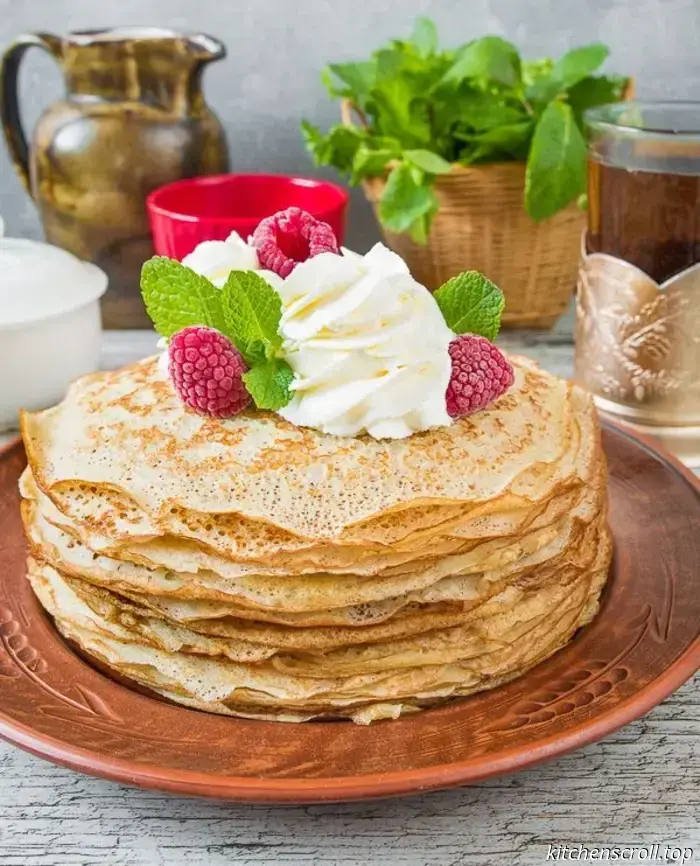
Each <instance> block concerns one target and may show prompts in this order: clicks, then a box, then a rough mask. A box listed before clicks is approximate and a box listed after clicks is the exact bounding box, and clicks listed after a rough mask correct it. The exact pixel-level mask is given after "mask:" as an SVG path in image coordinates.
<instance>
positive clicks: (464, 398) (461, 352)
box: [445, 334, 514, 418]
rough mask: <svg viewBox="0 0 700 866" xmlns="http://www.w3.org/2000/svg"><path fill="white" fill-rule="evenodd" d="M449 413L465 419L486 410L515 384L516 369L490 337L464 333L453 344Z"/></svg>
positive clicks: (447, 398) (447, 394) (448, 397)
mask: <svg viewBox="0 0 700 866" xmlns="http://www.w3.org/2000/svg"><path fill="white" fill-rule="evenodd" d="M449 352H450V358H452V375H451V377H450V383H449V385H448V386H447V393H446V394H445V398H446V400H447V413H448V415H450V416H451V417H452V418H461V417H463V416H464V415H471V414H472V413H473V412H478V411H479V410H481V409H485V408H486V406H488V405H489V403H491V402H493V401H494V400H495V399H496V398H497V397H500V396H501V394H503V393H504V392H505V391H507V390H508V388H510V386H511V385H512V384H513V378H514V377H513V368H512V367H511V366H510V364H509V363H508V361H506V359H505V358H504V357H503V354H502V353H501V352H500V351H499V350H498V349H497V348H496V347H495V346H494V345H493V343H491V342H490V341H489V340H487V339H486V337H478V336H476V334H463V335H462V336H461V337H457V338H456V339H454V340H453V341H452V342H451V343H450V347H449Z"/></svg>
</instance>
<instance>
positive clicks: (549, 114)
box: [302, 18, 628, 242]
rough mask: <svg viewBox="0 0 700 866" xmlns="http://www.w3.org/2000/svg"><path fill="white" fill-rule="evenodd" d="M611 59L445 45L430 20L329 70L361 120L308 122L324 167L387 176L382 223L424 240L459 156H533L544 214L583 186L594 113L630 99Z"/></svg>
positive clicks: (332, 86)
mask: <svg viewBox="0 0 700 866" xmlns="http://www.w3.org/2000/svg"><path fill="white" fill-rule="evenodd" d="M607 56H608V49H607V48H606V47H605V46H604V45H601V44H599V43H593V44H591V45H586V46H583V47H581V48H574V49H573V50H572V51H569V52H567V53H566V54H565V55H564V56H563V57H561V58H560V59H559V60H557V61H554V60H551V59H549V58H543V59H540V60H533V61H525V60H523V59H522V58H521V56H520V53H519V52H518V50H517V48H516V47H515V46H514V45H512V44H511V43H510V42H508V41H507V40H505V39H502V38H501V37H500V36H484V37H482V38H481V39H475V40H472V41H470V42H467V43H466V44H465V45H462V46H461V47H459V48H456V49H450V50H440V49H439V48H438V41H437V31H436V28H435V25H434V24H433V23H432V22H431V21H430V20H429V19H427V18H419V19H418V20H417V21H416V24H415V26H414V29H413V33H412V35H411V37H410V38H409V39H408V40H406V41H399V40H395V41H392V42H391V43H389V45H387V46H385V47H384V48H380V49H379V50H378V51H375V52H374V54H372V56H371V58H370V59H369V60H365V61H361V62H358V63H339V64H331V65H330V66H328V67H327V69H325V70H324V72H323V74H322V79H323V82H324V84H325V86H326V88H327V90H328V91H329V93H330V95H331V96H333V97H335V98H340V99H346V100H348V101H349V102H350V104H351V106H352V109H353V111H354V112H355V113H356V115H357V118H358V124H357V125H356V126H354V127H350V126H346V125H343V124H338V125H336V126H333V127H332V128H331V129H329V130H328V131H327V132H325V133H324V132H322V131H321V130H319V129H318V128H317V127H315V126H313V125H312V124H311V123H309V122H308V121H304V122H302V133H303V135H304V138H305V141H306V146H307V148H308V150H309V152H310V153H311V155H312V156H313V158H314V160H315V162H316V163H317V164H319V165H331V166H334V167H335V168H336V169H338V170H339V171H340V172H342V173H343V174H346V175H347V176H348V177H349V179H350V182H351V183H353V184H357V183H360V182H361V181H362V180H364V179H365V178H368V177H376V176H387V184H386V187H385V189H384V192H383V195H382V199H381V201H380V203H379V218H380V220H381V222H382V224H383V225H384V227H385V228H387V229H389V230H390V231H395V232H403V231H408V232H410V234H411V236H412V237H413V238H414V239H415V240H417V241H419V242H425V239H426V238H427V235H428V232H429V231H430V224H431V221H432V219H433V217H434V216H435V213H436V212H437V209H438V201H437V198H436V197H435V195H434V193H433V191H432V186H433V184H434V182H435V179H436V177H438V176H439V175H440V174H443V173H445V172H447V171H448V170H450V167H451V165H452V164H455V163H457V164H461V165H480V164H484V163H491V162H502V161H513V160H518V161H522V162H526V163H527V183H526V190H525V202H524V204H525V208H526V210H527V212H528V213H529V215H530V216H531V217H532V218H533V219H535V220H543V219H546V218H548V217H550V216H552V215H553V214H554V213H556V212H557V211H559V210H560V209H561V208H563V207H565V206H566V205H568V204H569V203H570V202H572V201H575V200H576V199H577V198H578V197H579V196H580V195H581V194H582V193H583V192H584V187H585V145H584V139H583V131H582V123H583V121H582V117H583V112H584V111H585V110H586V109H588V108H591V107H593V106H595V105H602V104H604V103H606V102H614V101H617V100H620V99H622V97H623V93H624V91H625V87H626V85H627V83H628V81H627V79H626V78H623V77H621V76H618V75H600V74H598V72H597V71H598V69H599V67H600V66H601V64H602V63H603V62H604V61H605V59H606V58H607Z"/></svg>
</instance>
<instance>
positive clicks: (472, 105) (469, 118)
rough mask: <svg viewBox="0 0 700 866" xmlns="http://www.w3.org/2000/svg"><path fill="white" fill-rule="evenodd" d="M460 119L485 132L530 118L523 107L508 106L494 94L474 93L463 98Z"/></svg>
mask: <svg viewBox="0 0 700 866" xmlns="http://www.w3.org/2000/svg"><path fill="white" fill-rule="evenodd" d="M459 119H460V121H462V123H465V124H467V126H471V127H472V128H473V129H475V130H478V131H484V130H487V129H493V128H494V127H497V126H510V125H512V124H514V123H518V122H520V121H523V120H528V119H529V118H528V114H527V112H526V111H525V109H524V108H523V107H522V106H519V107H516V106H514V105H507V104H505V103H504V102H503V98H502V97H500V96H497V95H496V94H493V93H488V92H487V93H483V92H480V91H472V92H470V93H469V94H467V95H465V96H464V97H463V98H462V101H461V104H460V106H459Z"/></svg>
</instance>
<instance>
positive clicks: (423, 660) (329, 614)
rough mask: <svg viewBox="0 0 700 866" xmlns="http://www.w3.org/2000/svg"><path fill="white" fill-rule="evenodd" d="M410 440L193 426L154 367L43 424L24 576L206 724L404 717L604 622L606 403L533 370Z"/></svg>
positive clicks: (61, 409) (95, 640)
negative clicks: (602, 429) (600, 618)
mask: <svg viewBox="0 0 700 866" xmlns="http://www.w3.org/2000/svg"><path fill="white" fill-rule="evenodd" d="M510 360H511V362H512V363H513V365H514V369H515V375H516V381H515V385H514V386H513V388H511V390H510V391H509V392H508V393H506V394H505V395H504V396H502V397H501V398H500V399H498V400H497V401H496V403H494V404H493V405H492V406H491V407H490V408H489V409H487V410H485V411H482V412H479V413H477V414H475V415H473V416H471V417H469V418H465V419H462V420H461V421H458V422H456V423H454V424H453V425H451V426H448V427H443V428H440V429H436V430H431V431H427V432H424V433H419V434H416V435H414V436H411V437H410V438H408V439H403V440H388V441H377V440H375V439H371V438H369V437H359V438H355V439H345V438H339V437H334V436H327V435H324V434H322V433H320V432H317V431H315V430H311V429H306V428H300V427H295V426H293V425H291V424H289V423H288V422H286V421H284V420H283V419H282V418H281V417H280V416H279V415H277V414H274V413H266V412H261V411H250V412H246V413H243V414H242V415H239V416H237V417H235V418H231V419H227V420H225V421H222V420H217V419H212V418H203V417H200V416H197V415H195V414H193V413H191V412H189V411H187V410H186V409H185V408H184V407H183V405H182V404H181V403H180V401H179V400H178V398H177V397H176V395H175V393H174V391H173V389H172V387H171V386H170V384H169V382H168V380H167V378H165V377H164V375H163V373H162V372H161V370H160V368H159V365H158V363H157V360H156V359H154V358H151V359H147V360H146V361H143V362H140V363H138V364H136V365H133V366H130V367H126V368H123V369H121V370H117V371H115V372H110V373H97V374H94V375H92V376H88V377H86V378H84V379H82V380H80V381H79V382H77V383H76V384H75V385H74V386H73V387H72V388H71V390H70V392H69V394H68V396H67V397H66V399H65V400H64V402H63V403H61V404H59V405H58V406H56V407H54V408H52V409H49V410H47V411H45V412H39V413H26V414H25V415H24V417H23V436H24V440H25V444H26V448H27V454H28V460H29V466H28V468H27V470H26V472H25V474H24V475H23V477H22V481H21V492H22V496H23V502H22V511H23V517H24V521H25V526H26V531H27V537H28V540H29V546H30V558H29V569H28V576H29V580H30V581H31V583H32V586H33V588H34V590H35V592H36V594H37V596H38V598H39V600H40V601H41V603H42V605H43V606H44V607H45V608H46V610H47V611H48V612H49V614H50V615H51V616H52V617H53V619H54V620H55V623H56V625H57V627H58V629H59V630H60V631H61V633H62V634H63V635H64V636H65V637H66V638H68V639H69V640H70V641H72V642H74V643H75V644H76V645H78V647H79V648H80V649H81V650H82V652H83V653H85V654H87V655H88V656H91V657H94V658H95V659H96V660H98V661H99V662H100V663H101V664H102V665H103V666H105V665H106V666H107V667H108V668H110V669H112V670H114V671H115V672H117V673H118V674H120V675H121V676H122V677H127V678H129V679H131V680H133V681H135V682H136V683H138V684H140V685H141V686H146V687H148V688H150V689H151V690H153V691H155V692H157V693H158V694H160V695H162V696H163V697H165V698H168V699H170V700H172V701H176V702H178V703H180V704H184V705H186V706H189V707H194V708H198V709H201V710H208V711H211V712H216V713H223V714H229V715H234V716H243V717H249V718H261V719H277V720H280V721H296V722H298V721H305V720H308V719H315V718H350V719H352V720H353V721H355V722H357V723H360V724H367V723H369V722H371V721H373V720H376V719H383V718H396V717H398V716H399V715H401V714H402V713H409V712H415V711H417V710H419V709H420V708H422V707H428V706H433V705H436V704H439V703H443V702H445V701H447V700H450V699H453V698H456V697H459V696H464V695H469V694H471V693H473V692H477V691H480V690H483V689H487V688H492V687H494V686H497V685H499V684H501V683H504V682H506V681H508V680H511V679H513V678H514V677H517V676H519V675H520V674H522V673H523V672H524V671H526V670H528V669H529V668H531V667H532V666H533V665H535V664H537V663H538V662H540V661H541V660H543V659H545V658H547V657H548V656H550V655H551V654H552V653H554V652H555V651H556V650H558V649H559V648H560V647H562V646H564V645H565V644H566V643H567V642H568V641H569V640H570V639H571V638H572V636H573V635H574V633H575V632H576V630H577V629H578V628H579V627H581V626H582V625H584V624H585V623H587V622H588V621H589V620H590V619H591V618H592V617H593V616H594V614H595V612H596V610H597V606H598V599H599V596H600V593H601V590H602V588H603V586H604V583H605V579H606V575H607V571H608V566H609V563H610V557H611V542H610V536H609V531H608V528H607V523H606V495H605V466H604V461H603V456H602V452H601V447H600V441H599V431H598V426H597V421H596V416H595V410H594V409H593V406H592V403H591V400H590V398H589V397H588V396H587V395H586V394H585V393H584V392H583V391H582V390H580V389H579V388H577V387H576V386H573V385H571V384H569V383H567V382H565V381H563V380H561V379H558V378H556V377H554V376H551V375H549V374H546V373H544V372H542V371H541V370H539V369H538V368H537V367H536V366H535V365H534V364H532V363H531V362H529V361H526V360H524V359H521V358H512V359H510Z"/></svg>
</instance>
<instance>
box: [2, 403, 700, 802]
mask: <svg viewBox="0 0 700 866" xmlns="http://www.w3.org/2000/svg"><path fill="white" fill-rule="evenodd" d="M601 426H603V427H604V428H607V429H610V430H612V431H613V432H616V433H618V434H621V435H622V436H623V437H625V438H627V439H628V440H631V441H632V442H633V443H635V444H636V445H638V446H640V447H641V448H643V450H645V451H646V452H648V453H650V454H651V455H652V456H654V457H656V458H657V459H659V460H660V461H661V462H662V463H663V464H665V465H666V466H667V467H668V468H669V469H670V470H672V471H673V472H675V473H676V474H677V475H679V476H681V478H682V479H683V480H684V481H685V482H686V483H687V484H688V485H689V486H690V487H691V488H692V489H693V490H694V491H695V492H696V493H697V494H698V496H700V479H699V478H698V477H696V476H695V475H694V474H693V472H692V471H691V470H690V469H688V468H687V467H686V466H684V465H683V464H682V463H681V462H680V461H679V460H678V459H677V458H675V457H674V456H673V455H671V454H670V453H668V452H667V451H666V450H665V449H663V448H662V447H661V446H659V445H658V444H657V443H656V442H654V441H653V440H652V439H650V438H649V437H647V436H645V435H642V434H640V433H638V432H637V431H634V430H632V429H630V428H629V427H627V426H626V425H624V424H620V423H618V422H616V421H615V422H613V421H611V420H609V419H601ZM18 446H21V438H20V437H19V436H17V437H15V438H13V439H12V440H10V441H9V442H7V443H5V444H4V445H3V446H2V447H0V460H2V459H3V458H4V457H5V456H6V455H7V453H8V452H11V451H12V450H14V449H15V448H17V447H18ZM55 639H56V642H57V643H61V644H63V640H62V638H61V637H60V636H59V635H58V633H56V634H55ZM699 669H700V636H698V637H697V638H696V639H695V640H693V642H692V643H690V644H688V645H687V646H686V647H685V649H684V651H683V652H682V653H681V655H679V656H678V657H677V658H676V660H675V661H674V662H673V663H671V664H670V665H669V666H668V667H667V668H666V669H665V670H664V671H663V672H662V673H661V674H660V675H659V676H657V677H656V678H655V679H653V680H651V681H650V682H649V683H647V684H646V685H644V686H642V687H641V688H640V689H639V690H638V691H636V692H635V693H634V694H632V695H630V696H629V697H627V698H626V699H624V700H622V701H620V702H619V703H617V704H616V705H615V706H613V707H611V708H610V709H608V710H604V711H602V712H599V713H597V714H596V715H595V717H594V718H592V719H588V720H585V721H583V722H580V723H578V724H576V725H572V726H570V727H568V728H567V729H566V730H565V731H562V732H557V733H554V734H551V735H549V736H547V737H544V738H542V739H541V740H539V741H538V742H536V743H533V746H532V747H531V748H530V749H529V750H528V751H527V752H524V751H523V748H522V746H513V747H508V748H505V749H504V750H503V751H501V752H499V753H498V754H482V755H477V756H475V757H474V758H473V759H470V760H469V761H464V760H461V761H455V762H445V763H441V764H434V765H431V766H427V767H422V768H417V769H409V770H396V771H392V772H382V773H365V774H362V775H356V776H327V777H322V778H306V779H305V778H301V777H293V776H285V777H283V778H271V777H253V776H233V775H226V776H223V775H222V776H215V775H212V774H209V773H205V772H197V771H193V770H184V769H175V768H164V767H162V766H160V765H158V764H155V763H154V764H145V763H143V764H142V763H135V762H134V761H129V760H124V759H120V758H113V757H104V756H102V755H99V754H98V753H97V752H95V751H92V750H90V749H87V748H79V747H76V746H71V745H66V744H65V743H64V742H63V741H61V740H60V739H58V738H56V737H52V736H51V735H48V734H37V733H36V731H35V730H34V729H33V728H32V727H30V726H29V725H25V724H24V723H22V722H18V721H13V720H10V719H8V717H7V716H6V715H5V713H4V711H3V710H2V708H0V738H2V739H3V740H5V741H6V742H8V743H11V744H13V745H16V746H18V747H20V748H22V749H23V750H25V751H27V752H29V753H31V754H33V755H35V756H37V757H40V758H44V759H46V760H49V761H51V762H53V763H55V764H58V765H60V766H64V767H68V768H70V769H73V770H76V771H78V772H81V773H85V774H87V775H91V776H96V777H98V778H103V779H107V780H111V781H116V782H121V783H126V784H131V785H136V786H138V787H143V788H149V789H154V790H161V791H166V792H171V793H178V794H189V795H195V796H201V797H207V798H212V799H222V800H228V801H232V802H240V803H251V804H252V803H267V804H290V805H291V804H296V805H301V804H309V803H321V802H339V801H348V802H349V801H358V800H370V799H378V798H383V797H395V796H402V795H410V794H418V793H423V792H427V791H435V790H441V789H448V788H454V787H458V786H461V785H466V784H470V783H474V782H479V781H483V780H484V779H486V778H490V777H492V776H497V775H502V774H505V773H510V772H515V771H517V770H522V769H526V768H529V767H532V766H535V765H537V764H540V763H542V762H544V761H547V760H551V759H554V758H557V757H560V756H562V755H564V754H566V753H568V752H571V751H573V750H575V749H579V748H581V747H583V746H587V745H590V744H591V743H594V742H596V741H598V740H600V739H601V738H602V737H604V736H606V735H608V734H610V733H613V732H614V731H617V730H619V729H620V728H622V727H624V726H625V725H627V724H629V723H630V722H632V721H634V720H635V719H637V718H640V717H641V716H643V715H644V714H646V713H647V712H649V711H650V710H651V709H652V708H653V707H655V706H656V705H658V704H659V703H661V702H662V701H663V700H665V699H666V698H667V697H668V696H669V695H671V694H672V693H673V692H674V691H675V690H676V689H678V688H680V686H682V685H683V684H684V683H685V682H687V681H688V680H689V679H691V678H692V677H693V675H694V674H695V673H697V671H698V670H699ZM465 706H468V703H467V701H465ZM177 709H178V711H180V712H183V713H197V715H199V712H198V711H196V710H190V709H187V708H184V707H178V708H177ZM231 721H232V722H233V723H234V724H235V723H237V722H243V723H245V722H246V720H235V719H232V720H231ZM280 724H281V723H280ZM380 724H392V722H390V721H389V722H383V723H380ZM286 727H288V728H289V733H290V734H291V735H293V733H294V731H295V730H296V726H294V725H288V726H286Z"/></svg>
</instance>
